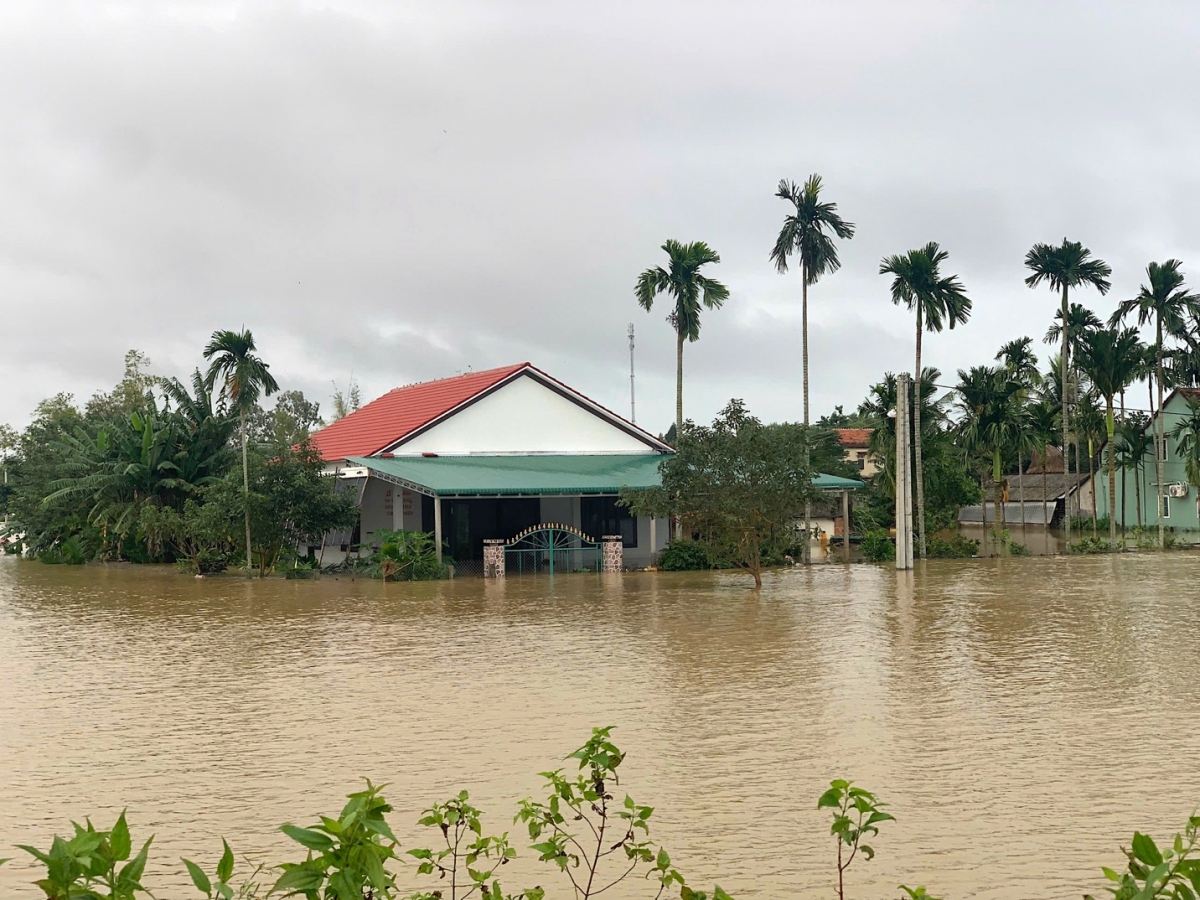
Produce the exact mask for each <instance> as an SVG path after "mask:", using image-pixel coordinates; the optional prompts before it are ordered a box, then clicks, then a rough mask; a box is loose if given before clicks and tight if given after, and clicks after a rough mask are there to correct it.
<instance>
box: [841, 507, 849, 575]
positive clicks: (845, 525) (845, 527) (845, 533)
mask: <svg viewBox="0 0 1200 900" xmlns="http://www.w3.org/2000/svg"><path fill="white" fill-rule="evenodd" d="M842 549H843V550H845V551H846V562H850V492H849V491H842Z"/></svg>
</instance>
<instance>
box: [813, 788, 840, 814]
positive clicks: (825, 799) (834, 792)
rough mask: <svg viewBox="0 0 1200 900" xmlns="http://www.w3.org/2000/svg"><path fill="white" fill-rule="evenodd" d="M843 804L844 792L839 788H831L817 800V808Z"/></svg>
mask: <svg viewBox="0 0 1200 900" xmlns="http://www.w3.org/2000/svg"><path fill="white" fill-rule="evenodd" d="M841 805H842V792H841V791H840V790H839V789H838V788H830V789H829V790H827V791H826V792H825V793H823V794H822V795H821V799H819V800H818V801H817V809H824V808H826V807H830V806H832V807H834V808H836V807H839V806H841Z"/></svg>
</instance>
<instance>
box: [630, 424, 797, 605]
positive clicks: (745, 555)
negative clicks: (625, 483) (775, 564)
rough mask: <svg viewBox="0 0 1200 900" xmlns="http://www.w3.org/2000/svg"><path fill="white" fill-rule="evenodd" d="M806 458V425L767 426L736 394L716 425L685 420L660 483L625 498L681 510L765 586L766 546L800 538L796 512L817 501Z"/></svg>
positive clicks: (639, 510) (642, 506)
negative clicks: (750, 411) (703, 424)
mask: <svg viewBox="0 0 1200 900" xmlns="http://www.w3.org/2000/svg"><path fill="white" fill-rule="evenodd" d="M808 457H809V446H808V435H807V433H806V429H805V428H804V426H802V425H763V424H762V423H761V422H760V421H759V420H758V419H756V418H754V417H753V416H751V415H750V414H749V413H748V412H747V411H746V408H745V406H744V405H743V404H742V402H741V401H740V400H730V401H729V404H728V405H727V406H726V407H725V409H724V410H722V411H721V414H720V415H719V416H718V417H717V418H716V419H715V420H714V421H713V424H712V426H711V427H705V426H698V425H695V424H694V423H692V422H690V421H689V422H685V423H684V428H683V429H682V431H681V432H680V439H679V444H678V452H677V453H676V454H675V455H674V456H670V457H667V458H665V459H664V460H663V462H662V464H661V465H660V467H659V469H660V471H661V473H662V485H661V486H660V487H655V488H647V489H639V490H625V491H622V493H621V497H622V499H623V500H624V502H625V503H626V505H627V506H629V508H630V509H632V510H633V513H634V515H638V516H656V517H660V518H662V517H666V516H670V515H677V516H679V518H680V519H681V520H682V522H683V523H684V524H685V527H686V529H687V530H688V531H689V532H698V533H699V534H700V535H701V536H702V538H703V539H704V540H705V541H706V542H708V543H709V545H710V546H711V547H713V549H714V550H715V552H717V553H718V554H720V555H721V556H723V557H724V558H725V559H728V560H729V561H730V562H731V563H732V564H733V565H735V566H737V567H739V568H743V569H745V570H746V571H747V572H749V573H750V574H751V575H752V576H753V577H754V586H755V587H756V588H759V587H762V562H763V551H764V548H766V549H767V550H768V552H770V551H772V550H780V549H782V548H783V547H787V546H790V545H792V544H793V543H794V542H795V540H796V534H795V530H794V528H793V522H794V520H795V517H796V513H797V512H798V511H799V510H800V509H801V508H802V507H803V504H804V503H805V502H807V501H809V500H811V499H812V496H813V487H812V470H811V469H810V468H809V465H808V462H807V460H808ZM805 538H807V535H805Z"/></svg>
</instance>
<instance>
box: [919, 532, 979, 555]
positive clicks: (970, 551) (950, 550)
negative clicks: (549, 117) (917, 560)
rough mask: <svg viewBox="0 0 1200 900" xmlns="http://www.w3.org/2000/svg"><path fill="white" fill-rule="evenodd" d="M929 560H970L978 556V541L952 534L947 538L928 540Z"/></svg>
mask: <svg viewBox="0 0 1200 900" xmlns="http://www.w3.org/2000/svg"><path fill="white" fill-rule="evenodd" d="M928 550H929V558H930V559H970V558H971V557H973V556H978V555H979V541H973V540H971V539H970V538H967V537H963V536H962V535H961V534H954V535H951V536H950V537H948V538H940V537H932V538H930V539H929V547H928Z"/></svg>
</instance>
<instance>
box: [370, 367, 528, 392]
mask: <svg viewBox="0 0 1200 900" xmlns="http://www.w3.org/2000/svg"><path fill="white" fill-rule="evenodd" d="M532 368H536V367H535V366H533V365H532V364H531V363H528V362H521V363H513V364H512V365H508V366H493V367H492V368H490V369H479V370H478V371H475V370H468V371H466V372H459V373H458V374H457V375H443V376H442V377H441V378H430V379H429V380H428V381H410V382H409V383H408V384H401V385H397V386H396V387H394V388H392V389H391V390H390V391H388V392H387V393H388V394H391V393H394V392H396V391H404V390H408V388H414V387H423V386H424V385H427V384H437V383H438V382H439V381H453V380H454V379H456V378H467V377H469V376H472V375H490V374H492V373H493V372H517V371H519V370H521V369H532ZM384 396H387V394H384Z"/></svg>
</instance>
